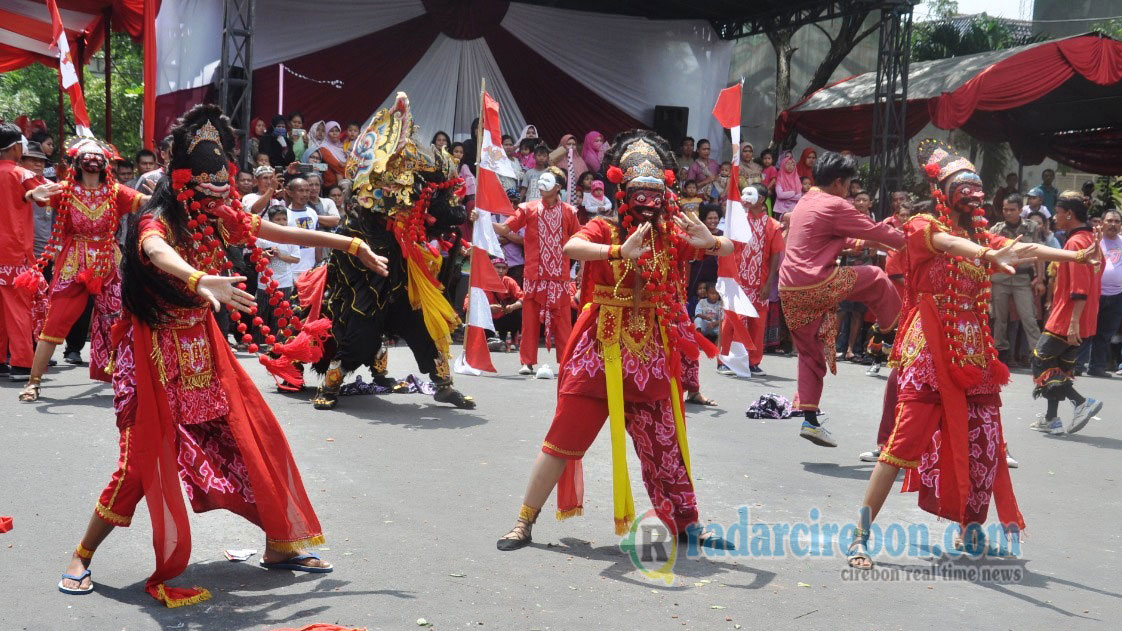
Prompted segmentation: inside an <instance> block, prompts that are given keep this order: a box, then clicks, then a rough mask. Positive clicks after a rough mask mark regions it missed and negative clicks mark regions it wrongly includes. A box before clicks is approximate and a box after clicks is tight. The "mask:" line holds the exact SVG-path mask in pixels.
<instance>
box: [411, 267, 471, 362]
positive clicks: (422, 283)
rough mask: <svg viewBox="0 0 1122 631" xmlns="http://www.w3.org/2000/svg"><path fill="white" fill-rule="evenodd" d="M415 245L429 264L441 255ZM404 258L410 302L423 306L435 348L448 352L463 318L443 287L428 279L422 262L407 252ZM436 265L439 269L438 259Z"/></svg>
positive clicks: (427, 327) (416, 305)
mask: <svg viewBox="0 0 1122 631" xmlns="http://www.w3.org/2000/svg"><path fill="white" fill-rule="evenodd" d="M414 247H416V248H417V249H418V250H420V252H421V255H422V256H423V257H424V258H425V260H426V262H427V264H428V265H429V267H430V268H431V267H432V266H433V264H434V262H433V259H434V258H435V259H438V260H439V258H440V257H437V256H436V255H434V254H433V253H432V252H430V251H429V249H428V248H423V247H420V246H414ZM405 260H406V263H407V265H408V271H409V274H408V276H409V282H408V285H407V287H406V288H407V289H408V291H409V305H410V306H412V307H413V308H414V309H420V310H421V313H422V314H423V315H424V318H425V328H426V329H428V332H429V335H430V336H432V339H433V341H434V342H436V348H437V349H438V350H440V351H441V352H443V353H448V352H449V348H450V347H451V339H452V329H454V328H456V327H458V326H460V318H459V317H458V316H457V315H456V311H455V310H454V309H452V305H451V304H449V303H448V299H447V298H445V297H444V293H443V292H442V291H441V287H440V286H439V285H434V284H432V283H430V282H429V281H428V277H427V276H426V275H425V271H424V270H423V269H422V268H421V266H420V264H418V263H417V261H415V260H414V259H413V258H412V257H408V256H407V257H405ZM436 265H437V268H438V269H439V262H437V263H436ZM434 276H435V274H434Z"/></svg>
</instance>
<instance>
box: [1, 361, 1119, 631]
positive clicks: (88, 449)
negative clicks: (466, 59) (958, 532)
mask: <svg viewBox="0 0 1122 631" xmlns="http://www.w3.org/2000/svg"><path fill="white" fill-rule="evenodd" d="M456 350H458V349H456ZM494 358H495V364H496V366H497V367H498V368H499V370H500V371H501V373H502V374H501V375H500V376H487V377H458V384H459V386H460V387H461V388H462V389H463V390H464V391H465V392H467V393H469V394H471V395H473V396H474V397H475V398H476V400H477V401H478V404H479V406H478V408H477V409H476V410H474V411H460V410H454V409H450V408H448V407H445V406H441V405H436V404H434V403H433V401H432V400H431V399H430V398H428V397H426V396H424V395H419V394H413V395H406V394H401V395H389V396H355V397H347V398H344V399H342V401H341V403H340V405H339V408H338V409H337V410H336V411H334V412H317V411H315V410H313V409H312V406H311V404H310V403H309V402H308V399H309V398H310V394H304V395H297V396H292V395H282V394H279V393H276V392H275V390H274V389H273V388H272V382H271V380H270V379H269V378H268V376H267V375H266V374H265V373H264V371H263V370H262V369H261V368H260V366H258V365H257V364H256V363H255V362H254V361H252V359H251V358H249V357H245V358H244V361H245V364H246V365H247V367H248V369H249V370H250V372H251V374H252V375H253V376H254V378H255V380H256V382H257V384H258V386H259V387H260V388H261V390H262V391H263V392H264V393H265V395H264V396H265V399H266V401H267V402H268V403H269V405H270V406H272V408H273V410H274V412H275V413H276V415H277V417H278V418H280V419H281V423H282V425H283V426H284V429H285V432H286V433H287V435H288V439H289V442H290V443H291V445H292V451H293V453H294V454H295V458H296V461H297V463H298V464H299V466H300V469H301V472H302V474H303V477H304V483H305V485H306V487H307V489H308V492H309V495H310V496H311V498H312V502H313V504H314V505H315V507H316V509H317V512H318V514H319V518H320V521H321V522H322V523H323V525H324V527H325V529H326V532H327V537H328V542H327V544H326V545H324V546H323V547H322V548H320V549H319V552H320V553H321V554H322V555H323V556H324V557H325V558H327V559H328V560H330V561H331V562H332V563H334V564H335V571H334V573H332V574H328V575H326V576H314V575H294V574H291V573H288V572H266V571H264V570H261V569H260V568H258V567H257V566H256V561H257V560H258V559H259V558H260V557H259V556H257V557H254V558H253V559H251V560H250V561H249V562H245V563H231V562H229V561H227V560H226V559H225V557H224V556H223V551H224V550H225V549H231V548H256V549H258V550H260V549H261V548H262V546H263V544H264V541H263V537H262V535H261V533H260V531H258V530H257V529H256V528H255V527H253V526H252V525H250V524H249V523H247V522H245V521H243V520H241V519H240V518H238V517H235V516H234V515H232V514H229V513H225V512H222V511H215V512H211V513H206V514H202V515H194V514H193V515H192V516H191V520H192V540H193V551H192V555H191V565H190V567H189V568H188V569H187V571H186V573H185V574H184V575H183V576H181V577H180V578H179V579H178V580H177V581H176V582H175V584H177V585H181V586H190V585H201V586H205V587H207V588H209V589H210V590H211V591H212V592H213V594H214V598H213V599H212V600H210V601H208V602H205V603H202V604H199V605H196V606H193V607H185V608H180V609H165V608H163V607H162V606H160V605H159V604H157V603H156V602H155V601H154V600H152V599H151V598H150V597H149V596H147V595H146V594H145V593H144V592H143V589H142V587H143V583H144V580H145V578H146V577H147V575H148V574H149V573H150V572H151V571H152V569H153V567H154V560H153V556H152V548H151V530H150V527H149V521H148V517H147V513H146V509H145V508H144V506H143V503H142V505H141V508H140V509H139V512H138V514H137V518H136V520H135V523H134V525H133V526H132V527H131V528H129V529H120V530H118V531H116V532H114V533H113V535H112V536H111V537H110V538H109V539H108V540H107V541H106V543H105V544H104V545H103V546H102V547H101V548H100V549H99V550H98V553H97V556H96V558H95V562H94V564H93V566H92V569H93V572H94V573H93V577H94V580H95V582H96V584H97V589H96V591H95V592H94V593H93V594H90V595H88V596H82V597H70V596H64V595H62V594H60V593H59V592H58V591H57V590H56V588H55V585H56V583H57V582H58V580H59V574H60V572H61V571H62V569H63V567H64V564H65V562H66V560H67V558H68V556H69V554H70V551H71V550H72V549H73V547H74V544H75V543H76V542H77V541H78V539H79V536H80V534H81V532H82V530H83V528H84V527H85V524H86V521H87V520H88V518H89V515H90V512H91V509H92V507H93V505H94V502H95V501H96V499H97V496H98V494H99V493H100V491H101V489H102V488H103V486H104V485H105V483H106V482H107V481H108V476H109V475H110V474H111V473H112V471H113V469H114V468H115V464H116V457H117V431H116V428H115V426H114V418H113V414H112V392H111V389H110V388H109V387H108V386H105V385H101V384H91V382H90V381H89V380H88V378H87V374H86V369H85V368H73V367H69V366H61V367H59V368H58V369H57V370H56V371H55V372H53V373H52V374H51V375H50V380H49V381H47V382H46V383H45V384H44V388H43V399H42V400H41V401H40V402H38V403H36V404H31V405H29V404H21V403H19V402H18V401H17V399H16V395H17V392H18V389H19V386H18V385H16V384H8V383H7V382H4V383H3V385H2V386H0V436H2V437H3V451H2V455H0V515H10V516H13V517H14V520H15V522H14V526H15V527H14V530H12V531H11V532H9V533H7V534H2V535H0V630H3V631H7V630H15V629H34V630H40V629H45V630H50V631H55V630H58V631H67V630H78V629H93V630H103V629H104V630H111V631H117V630H128V631H134V630H147V629H187V630H191V629H208V630H210V629H219V630H242V629H247V630H249V629H252V630H259V629H276V628H281V627H302V626H305V625H309V624H312V623H315V622H327V623H334V624H340V625H349V626H351V627H365V628H369V629H399V630H404V629H419V628H422V627H419V626H418V621H419V620H420V619H423V620H424V622H426V623H427V624H429V625H431V626H430V628H433V629H467V628H475V629H501V630H507V629H512V630H517V629H540V630H568V629H698V630H709V629H714V630H723V629H736V628H742V629H760V628H766V629H827V628H828V629H909V630H911V629H917V628H930V629H949V628H955V627H970V628H986V629H1061V628H1062V629H1092V628H1110V629H1116V628H1118V626H1119V621H1120V619H1122V585H1120V584H1119V581H1118V577H1119V576H1120V572H1119V568H1120V563H1119V556H1120V551H1122V541H1120V538H1119V529H1118V524H1119V523H1120V521H1122V520H1120V518H1122V502H1120V494H1119V481H1120V480H1122V461H1120V459H1119V449H1122V417H1120V415H1119V414H1118V409H1119V404H1120V403H1122V397H1119V385H1120V384H1122V378H1116V379H1115V380H1113V381H1114V383H1112V381H1108V380H1103V379H1089V378H1088V379H1081V380H1079V382H1078V387H1079V388H1080V389H1081V390H1083V391H1084V392H1085V394H1088V395H1090V396H1094V397H1096V398H1099V399H1101V400H1103V401H1105V402H1106V407H1105V408H1104V410H1103V412H1102V413H1101V414H1100V417H1101V419H1097V420H1094V421H1092V422H1091V424H1090V425H1088V426H1087V427H1086V428H1085V429H1084V430H1083V431H1082V432H1081V433H1079V434H1077V435H1074V436H1067V437H1059V438H1055V437H1049V436H1044V435H1042V434H1038V433H1036V432H1033V431H1031V430H1029V428H1028V425H1029V423H1030V422H1031V421H1032V420H1033V416H1034V414H1035V413H1036V412H1038V411H1041V410H1042V409H1043V407H1042V404H1041V403H1040V402H1036V401H1033V400H1032V399H1031V396H1030V394H1029V393H1030V389H1031V381H1030V377H1029V376H1028V375H1027V374H1026V373H1025V371H1017V373H1016V374H1015V375H1014V378H1013V383H1012V384H1011V385H1010V386H1009V387H1007V389H1006V391H1005V394H1004V401H1005V406H1004V408H1003V410H1004V411H1003V413H1004V422H1005V435H1006V437H1007V440H1008V442H1009V444H1010V446H1011V449H1012V453H1013V454H1014V455H1015V456H1016V457H1017V458H1018V459H1019V460H1020V463H1021V466H1020V468H1019V469H1016V470H1014V471H1013V473H1012V476H1013V483H1014V487H1015V489H1016V491H1017V497H1018V499H1019V501H1020V506H1021V509H1022V511H1023V513H1024V515H1025V518H1026V520H1027V522H1028V529H1027V532H1026V536H1025V541H1024V543H1023V544H1022V547H1021V550H1020V556H1019V558H1016V559H987V560H982V561H976V562H973V564H972V565H971V563H960V565H959V567H968V568H969V567H973V568H974V569H975V570H978V569H979V568H980V567H981V566H986V567H991V568H1004V570H1009V569H1012V570H1016V571H1017V572H1019V576H1017V578H1016V580H1008V579H1002V581H998V582H994V581H986V580H980V579H979V580H967V579H957V578H956V579H944V578H931V577H930V576H927V577H923V576H921V577H920V580H905V578H906V576H908V575H907V572H908V571H909V570H923V569H925V568H930V567H932V562H931V561H930V560H929V559H927V558H924V557H923V554H924V551H923V550H920V549H917V548H912V551H913V553H914V554H913V556H911V557H902V558H901V557H891V556H888V555H884V554H881V555H878V556H877V561H878V568H881V569H886V570H895V572H896V574H897V576H895V577H893V576H891V575H886V576H883V577H881V579H882V580H875V581H853V580H847V577H846V576H845V575H844V572H843V571H844V569H845V563H844V560H843V559H842V558H841V557H840V556H838V553H837V552H836V551H835V552H834V554H833V555H832V556H824V555H816V556H796V555H793V554H788V555H786V556H784V557H781V558H775V557H762V556H746V557H737V558H724V559H716V558H700V559H698V558H686V556H687V555H686V549H685V547H680V548H679V553H678V559H677V562H676V565H675V566H674V573H675V576H676V580H675V582H674V583H673V584H672V585H667V584H665V583H664V582H653V581H651V580H648V579H647V578H645V577H644V575H643V574H641V573H640V572H639V571H638V570H636V569H635V567H634V565H633V564H632V562H631V561H630V560H629V557H628V556H627V555H625V554H624V553H623V552H621V550H620V547H619V542H620V539H619V537H617V536H615V535H614V533H613V528H612V501H611V475H610V472H611V468H610V462H609V454H610V449H609V440H608V433H607V432H606V431H604V432H602V433H601V435H600V437H599V439H598V441H597V443H596V444H595V445H594V447H593V448H592V450H591V451H590V452H589V453H588V455H587V457H586V458H585V480H586V487H587V488H586V507H585V515H584V516H583V517H581V518H576V519H571V520H567V521H565V522H557V521H556V520H555V519H554V518H553V517H552V512H553V510H554V508H555V504H554V501H553V500H552V499H551V500H550V502H549V503H548V504H547V507H546V510H545V511H543V518H542V519H541V520H540V521H539V523H538V525H537V527H536V529H535V531H534V540H535V542H534V545H533V546H532V547H529V548H526V549H523V550H520V551H518V552H514V553H500V552H497V551H496V550H495V540H496V538H498V537H499V536H501V535H502V534H504V533H505V532H506V531H507V530H508V528H509V527H510V526H511V525H512V524H513V521H514V518H515V516H516V513H517V510H518V507H519V505H520V500H521V494H522V491H523V488H524V485H525V482H526V476H527V474H528V472H529V468H530V465H531V463H532V462H533V460H534V458H535V457H536V455H537V453H538V449H539V446H540V443H541V440H542V438H543V437H544V435H545V431H546V428H547V427H548V425H549V423H550V420H551V418H552V413H553V406H554V401H555V388H556V382H555V381H538V380H533V379H528V378H525V377H519V376H516V375H515V374H514V373H515V371H516V369H517V356H516V354H496V355H495V357H494ZM390 367H391V372H392V373H394V374H395V375H397V376H405V375H406V374H407V373H408V372H410V371H412V370H415V365H414V364H413V362H412V358H411V356H410V355H409V353H408V351H407V349H404V348H395V349H393V350H392V352H391V361H390ZM714 368H715V365H714V364H713V362H711V361H710V362H705V363H703V366H702V383H703V389H704V391H705V392H706V393H707V394H708V395H709V396H711V397H713V398H715V399H716V400H717V401H718V402H719V404H720V405H719V406H718V407H716V408H705V409H702V408H697V407H691V408H690V410H689V415H688V419H687V422H688V424H689V436H690V447H691V451H692V459H693V471H694V477H695V478H696V483H697V492H698V497H699V505H700V509H701V513H702V518H703V520H705V521H707V522H714V523H719V524H729V523H732V522H735V521H736V520H737V508H738V507H741V506H744V507H747V508H748V509H749V511H750V518H751V520H752V522H753V523H754V524H755V523H760V524H765V525H774V524H784V523H795V522H800V521H801V522H806V521H807V520H808V516H809V515H810V511H811V510H812V509H817V511H818V512H819V514H820V516H819V519H818V521H820V522H831V523H849V522H851V521H852V520H854V519H855V511H856V507H857V505H858V504H859V502H860V500H861V496H862V493H863V490H864V486H865V482H866V480H867V478H868V474H869V472H870V471H871V468H872V465H869V464H865V463H860V462H858V460H857V455H858V453H859V452H861V451H865V450H867V449H869V448H870V447H872V442H873V440H874V438H875V434H876V425H877V420H878V419H879V415H880V405H881V397H882V394H883V389H884V379H883V378H877V377H868V376H866V375H865V372H864V371H865V368H864V367H862V366H856V365H851V364H844V363H843V364H840V365H839V374H838V375H837V376H833V377H827V385H826V392H825V402H826V403H825V405H824V407H825V408H826V411H827V412H828V414H829V420H828V426H829V427H830V428H831V429H832V430H833V432H834V434H835V436H836V438H837V439H838V441H839V442H840V443H841V446H840V447H839V448H837V449H827V448H822V447H817V446H815V445H812V444H811V443H809V442H807V441H806V440H803V439H801V438H799V437H798V435H797V433H798V421H795V420H768V421H760V420H751V419H748V418H746V417H745V410H746V409H747V407H748V405H749V404H750V403H751V402H752V401H753V400H754V399H755V398H756V397H758V396H759V395H761V394H764V393H767V392H778V393H781V394H784V395H787V396H791V395H792V394H793V390H794V376H795V360H794V359H791V358H780V357H772V356H769V357H767V358H766V359H765V361H764V368H765V369H766V370H767V371H768V372H769V373H770V376H768V377H766V378H763V379H756V380H752V381H746V380H737V379H734V378H730V377H722V376H719V375H717V374H716V373H715V370H714ZM1064 410H1065V413H1070V412H1069V410H1070V407H1068V406H1066V405H1065V408H1064ZM629 463H630V468H631V481H632V486H633V489H634V495H635V499H636V507H637V509H638V511H639V512H640V513H643V512H644V511H646V510H647V509H649V508H650V505H649V501H648V500H647V497H646V493H645V491H644V489H643V487H642V483H641V481H640V480H641V478H640V475H639V470H638V466H637V461H636V459H635V457H634V455H633V454H631V453H630V448H629ZM993 513H994V511H991V520H992V519H995V518H996V515H994V514H993ZM880 523H882V524H883V525H884V526H886V527H887V526H888V525H889V524H892V523H899V524H900V525H902V526H904V527H905V528H909V527H910V528H912V529H913V530H914V529H915V527H917V526H926V527H928V528H930V529H932V530H933V532H936V533H942V532H943V530H944V529H945V528H946V526H947V524H946V523H944V522H940V521H938V520H936V519H934V518H933V517H932V516H930V515H928V514H926V513H923V512H921V511H920V510H919V509H918V508H917V507H916V504H915V496H914V495H912V494H907V495H901V494H896V493H894V494H893V495H892V496H891V497H890V498H889V501H888V503H887V506H886V509H885V512H884V513H883V516H882V519H881V520H880ZM761 527H762V526H761ZM798 540H799V541H801V542H803V543H805V542H806V541H805V537H800V538H798ZM933 543H934V542H933ZM813 549H815V550H816V551H820V550H821V548H820V547H819V548H813ZM647 552H650V551H649V550H647ZM940 567H945V566H940ZM892 579H895V580H892ZM924 579H926V580H924ZM737 625H739V626H737Z"/></svg>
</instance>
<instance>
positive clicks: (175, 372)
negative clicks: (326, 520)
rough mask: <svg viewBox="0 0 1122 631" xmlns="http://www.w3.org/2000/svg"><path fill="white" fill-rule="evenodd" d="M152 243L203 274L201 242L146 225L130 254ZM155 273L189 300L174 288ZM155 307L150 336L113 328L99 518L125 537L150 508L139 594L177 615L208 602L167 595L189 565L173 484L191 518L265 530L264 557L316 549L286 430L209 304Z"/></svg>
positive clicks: (318, 535)
mask: <svg viewBox="0 0 1122 631" xmlns="http://www.w3.org/2000/svg"><path fill="white" fill-rule="evenodd" d="M259 226H260V219H259V218H258V217H252V219H251V221H250V222H249V227H250V229H249V230H248V231H247V232H248V234H246V235H241V236H242V237H243V238H242V239H237V238H232V239H231V240H230V241H229V243H230V244H231V245H240V244H242V243H244V242H245V239H247V238H248V236H249V235H253V236H256V233H257V228H258V227H259ZM154 237H159V238H162V239H164V240H165V241H167V242H168V243H169V244H170V245H172V247H174V248H175V250H176V252H178V253H179V255H180V256H182V257H183V258H184V259H185V260H186V261H188V262H189V263H190V264H191V265H192V266H194V267H196V268H202V269H205V268H206V265H205V260H204V253H205V248H199V247H198V242H194V243H189V244H183V243H176V241H175V238H174V236H173V234H172V231H171V229H170V228H169V226H168V224H167V223H166V222H165V221H164V220H163V219H155V218H153V217H152V216H150V215H149V216H144V217H142V218H141V222H140V239H139V243H138V247H140V248H143V244H144V241H145V240H146V239H149V238H154ZM192 246H193V247H192ZM141 256H142V257H144V254H143V249H141ZM147 264H148V265H151V263H147ZM157 272H158V274H159V275H160V276H161V277H163V278H164V279H165V280H166V282H167V283H170V284H173V285H176V286H177V287H179V288H180V290H181V291H186V287H185V285H184V283H183V282H182V281H180V280H178V279H176V278H174V277H172V276H170V275H168V274H165V273H163V272H162V271H159V270H157ZM158 302H159V301H158ZM159 306H160V312H161V313H162V314H164V316H163V318H162V319H161V321H160V323H159V324H158V325H156V326H149V325H148V324H147V323H145V322H144V321H143V320H141V319H140V318H138V317H136V316H133V315H131V314H128V313H126V316H125V318H124V319H123V320H121V321H120V322H119V323H118V324H117V325H116V326H114V327H113V331H112V333H113V341H114V344H115V353H116V355H115V358H114V359H115V371H114V372H113V389H114V394H115V396H114V406H115V408H116V412H117V427H118V429H119V430H120V432H121V455H120V460H119V464H118V470H117V471H116V472H115V473H114V474H113V477H112V479H111V480H110V482H109V485H108V486H107V487H106V488H105V490H104V491H103V492H102V494H101V497H100V498H99V500H98V503H97V507H96V509H97V510H96V513H97V515H98V516H99V517H101V519H103V520H105V521H106V522H107V523H110V524H113V525H114V526H128V525H129V524H130V523H131V521H132V515H133V512H134V510H135V509H136V505H137V503H138V502H139V501H140V498H141V497H144V498H146V499H147V502H148V512H149V514H150V515H152V517H153V520H152V529H153V542H154V545H155V549H156V572H155V573H154V574H153V575H152V576H151V577H150V578H149V579H148V582H147V586H146V588H147V591H148V592H149V593H150V594H151V595H152V596H153V597H155V598H156V599H157V600H160V601H163V602H164V603H165V604H167V605H168V606H179V605H184V604H191V603H193V602H198V601H199V600H204V599H206V598H208V597H209V592H207V591H206V590H204V589H202V588H194V589H182V588H171V587H168V586H166V585H165V584H164V582H165V581H167V580H170V579H172V578H174V577H176V576H178V575H179V574H180V573H182V571H183V570H184V568H185V567H186V566H187V562H188V560H189V558H190V554H191V536H190V524H189V522H188V519H187V511H186V508H185V506H184V504H183V498H182V491H181V490H180V488H181V485H182V489H183V490H185V491H186V493H187V497H188V499H189V500H190V502H191V507H192V509H193V510H194V511H195V512H204V511H208V510H213V509H216V508H224V509H226V510H229V511H231V512H233V513H236V514H238V515H240V516H242V517H244V518H245V519H248V520H249V521H251V522H253V523H254V524H255V525H257V526H259V527H260V528H261V529H262V530H264V531H265V537H266V540H267V542H268V544H269V546H270V547H272V548H275V549H278V550H282V551H296V550H300V549H304V548H306V547H309V546H314V545H318V544H320V543H322V542H323V540H324V539H323V531H322V529H321V528H320V525H319V521H318V519H317V518H316V514H315V511H313V510H312V506H311V503H310V502H309V501H308V497H307V494H306V493H305V491H304V486H303V483H302V482H301V479H300V473H299V471H297V468H296V463H295V462H294V461H293V459H292V455H291V452H290V450H289V446H288V442H287V441H286V440H285V438H284V431H283V430H282V429H281V427H280V425H279V424H278V423H277V420H276V418H275V417H274V416H273V413H272V412H271V411H270V410H269V407H268V406H267V405H266V403H265V401H264V399H263V398H262V397H261V394H260V392H259V391H258V389H257V387H256V385H254V383H253V380H252V379H251V378H250V377H249V376H248V375H247V374H246V373H245V371H244V370H243V369H242V368H241V365H240V364H239V363H238V361H237V358H236V357H235V356H234V354H233V352H232V351H231V350H230V346H229V344H228V343H227V342H226V340H225V339H224V336H223V334H222V332H221V331H220V330H219V329H218V326H217V324H216V323H215V320H214V316H213V315H212V313H211V310H210V308H209V306H208V304H207V303H205V302H204V301H202V300H201V299H200V301H199V305H198V306H196V307H190V308H182V307H177V306H174V305H170V304H162V302H160V304H159Z"/></svg>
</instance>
